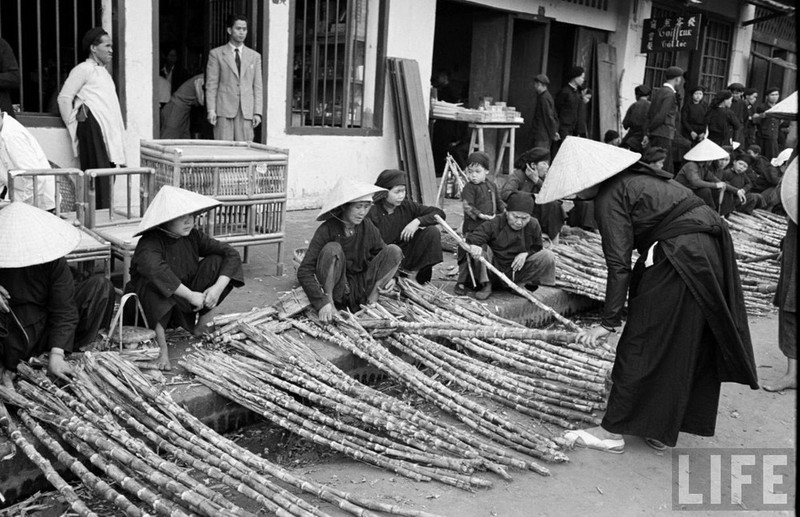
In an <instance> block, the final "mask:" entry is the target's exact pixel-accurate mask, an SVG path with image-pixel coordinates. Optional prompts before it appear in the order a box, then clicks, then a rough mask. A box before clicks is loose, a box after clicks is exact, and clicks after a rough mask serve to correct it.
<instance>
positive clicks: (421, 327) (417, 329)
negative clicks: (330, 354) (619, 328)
mask: <svg viewBox="0 0 800 517" xmlns="http://www.w3.org/2000/svg"><path fill="white" fill-rule="evenodd" d="M358 323H359V324H360V325H361V326H362V327H364V328H365V329H391V330H396V331H400V332H405V333H407V334H417V335H421V336H438V337H464V338H470V337H477V338H482V339H487V338H500V339H509V338H515V339H541V340H542V341H550V342H567V341H570V340H572V341H574V340H575V339H576V338H577V334H576V333H574V332H564V331H560V330H539V329H506V328H499V327H493V328H485V327H477V326H469V327H467V328H456V326H455V325H452V324H448V323H438V322H429V323H418V322H408V321H390V320H387V319H380V320H378V319H364V318H359V320H358Z"/></svg>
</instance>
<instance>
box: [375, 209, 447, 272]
mask: <svg viewBox="0 0 800 517" xmlns="http://www.w3.org/2000/svg"><path fill="white" fill-rule="evenodd" d="M435 215H438V216H439V217H441V218H442V219H444V218H445V217H447V216H446V215H445V213H444V212H443V211H442V210H440V209H438V208H436V207H435V206H425V205H421V204H419V203H417V202H415V201H412V200H410V199H405V200H403V202H402V203H401V204H400V206H398V207H396V208H395V209H394V212H392V213H391V214H390V213H389V212H387V211H386V204H385V202H383V201H379V202H377V203H375V204H374V205H372V208H370V210H369V213H368V214H367V218H368V219H369V220H370V221H372V223H373V224H374V225H375V227H376V228H377V229H378V231H379V232H380V233H381V237H382V238H383V242H385V243H386V244H397V245H398V246H399V247H400V249H401V250H402V251H403V263H402V264H401V265H400V267H401V268H403V269H406V270H408V271H418V270H419V269H420V268H423V267H425V266H432V265H434V264H438V263H440V262H441V261H442V243H441V236H440V237H439V245H438V246H435V245H433V246H432V245H430V244H431V243H429V242H426V241H427V240H428V239H423V238H422V236H423V235H424V231H423V229H422V228H424V227H434V226H436V224H437V223H436V219H435V217H434V216H435ZM414 219H419V223H420V224H419V225H420V230H418V231H417V233H416V234H415V235H414V237H412V238H411V240H408V241H404V240H402V238H401V237H400V234H401V233H402V231H403V228H405V227H406V225H408V223H410V222H411V221H413V220H414ZM434 230H436V228H434ZM436 231H437V232H438V230H436ZM430 233H431V235H433V236H434V237H435V234H434V233H433V232H430Z"/></svg>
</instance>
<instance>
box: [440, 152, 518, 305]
mask: <svg viewBox="0 0 800 517" xmlns="http://www.w3.org/2000/svg"><path fill="white" fill-rule="evenodd" d="M489 170H490V163H489V155H488V154H486V153H484V152H477V153H472V154H470V155H469V157H468V158H467V168H466V171H465V172H466V174H467V179H468V180H469V183H467V184H466V185H465V186H464V189H463V190H462V191H461V202H462V205H463V207H464V222H463V224H462V232H463V233H464V237H467V236H468V235H469V234H470V232H472V231H473V230H474V229H475V228H477V227H478V226H480V225H481V223H483V222H485V221H491V220H492V219H494V218H495V217H496V216H497V215H498V214H501V213H503V212H504V211H505V204H504V203H503V200H502V199H500V193H499V191H498V190H497V185H495V184H494V182H492V181H491V180H489V179H487V177H486V176H487V175H488V174H489ZM528 197H530V196H528ZM531 199H532V198H531ZM474 263H477V262H473V261H472V259H471V258H469V257H468V256H467V253H466V252H465V251H464V250H463V249H461V248H459V249H458V280H457V282H456V287H455V289H454V290H453V291H454V292H455V293H456V294H457V295H464V294H466V293H467V286H466V283H467V279H468V278H469V277H470V273H469V272H470V270H471V271H473V273H474V272H475V268H474V267H473V264H474ZM475 282H476V283H477V282H478V280H477V277H476V278H475ZM473 287H477V286H475V285H473ZM490 294H492V286H491V284H490V283H489V282H488V281H486V282H483V283H482V284H480V291H478V293H477V294H476V295H475V297H476V298H478V299H480V300H485V299H486V298H488V297H489V295H490Z"/></svg>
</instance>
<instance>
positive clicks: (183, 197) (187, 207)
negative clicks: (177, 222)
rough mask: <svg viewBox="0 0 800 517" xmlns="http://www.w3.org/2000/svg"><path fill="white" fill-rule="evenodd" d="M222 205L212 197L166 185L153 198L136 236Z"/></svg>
mask: <svg viewBox="0 0 800 517" xmlns="http://www.w3.org/2000/svg"><path fill="white" fill-rule="evenodd" d="M221 204H222V203H221V202H219V201H217V200H216V199H214V198H212V197H208V196H204V195H202V194H198V193H197V192H191V191H189V190H185V189H182V188H179V187H173V186H171V185H164V186H163V187H161V190H159V191H158V194H156V197H154V198H153V201H152V202H151V203H150V206H148V207H147V211H146V212H145V213H144V217H142V220H141V222H139V228H137V230H136V233H135V234H134V236H136V235H141V234H143V233H144V232H146V231H147V230H150V229H152V228H155V227H156V226H159V225H161V224H164V223H166V222H167V221H172V220H173V219H177V218H178V217H181V216H184V215H189V214H196V213H198V212H205V211H206V210H211V209H212V208H215V207H218V206H219V205H221Z"/></svg>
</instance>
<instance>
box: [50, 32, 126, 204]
mask: <svg viewBox="0 0 800 517" xmlns="http://www.w3.org/2000/svg"><path fill="white" fill-rule="evenodd" d="M82 43H83V49H84V51H86V52H87V54H88V57H87V59H86V61H84V62H83V63H79V64H78V65H77V66H75V68H73V69H72V71H71V72H70V74H69V77H67V80H66V81H65V82H64V86H63V87H62V88H61V93H59V95H58V109H59V112H60V113H61V118H62V119H63V120H64V124H66V126H67V129H68V130H69V134H70V136H71V137H72V147H73V151H74V153H75V156H77V157H78V158H79V160H80V164H81V169H83V170H86V169H95V168H108V167H114V166H124V165H125V163H127V160H126V159H125V145H124V139H123V135H124V133H125V124H124V122H123V121H122V110H121V109H120V106H119V99H118V98H117V92H116V89H115V87H114V80H113V79H112V78H111V74H109V73H108V70H107V69H106V66H107V65H109V64H110V63H111V59H112V56H113V53H114V50H113V46H112V42H111V36H109V35H108V33H107V32H106V31H105V30H103V29H102V28H101V27H94V28H92V29H89V31H88V32H87V33H86V34H85V35H84V36H83V40H82ZM103 183H104V182H102V181H101V182H99V183H98V185H97V205H98V206H97V207H98V208H106V207H107V206H108V203H109V192H110V191H109V185H108V181H107V180H106V181H105V184H103Z"/></svg>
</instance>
